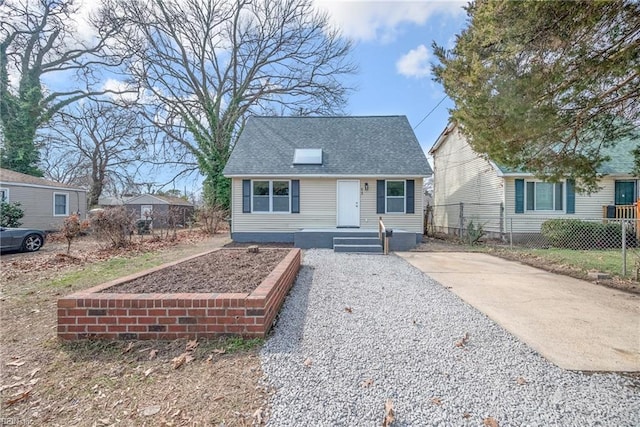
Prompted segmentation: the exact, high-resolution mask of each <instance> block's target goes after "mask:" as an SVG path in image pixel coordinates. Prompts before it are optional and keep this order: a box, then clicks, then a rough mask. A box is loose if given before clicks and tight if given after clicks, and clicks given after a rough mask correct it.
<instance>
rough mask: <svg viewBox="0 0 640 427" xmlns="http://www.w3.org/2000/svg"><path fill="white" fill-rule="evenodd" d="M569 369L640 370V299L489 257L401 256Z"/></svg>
mask: <svg viewBox="0 0 640 427" xmlns="http://www.w3.org/2000/svg"><path fill="white" fill-rule="evenodd" d="M397 255H399V256H401V257H402V258H404V259H406V260H407V261H408V262H409V263H411V264H412V265H413V266H415V267H417V268H418V269H420V270H422V271H423V272H424V273H426V274H427V275H428V276H430V277H432V278H433V279H434V280H436V281H437V282H439V283H440V284H442V285H443V286H445V287H447V288H449V289H451V291H453V292H454V293H455V294H456V295H458V296H459V297H460V298H462V299H463V300H464V301H466V302H467V303H469V304H471V305H472V306H474V307H475V308H476V309H478V310H480V311H481V312H483V313H484V314H486V315H487V316H488V317H489V318H491V319H492V320H493V321H495V322H497V323H498V324H499V325H501V326H502V327H503V328H505V329H506V330H508V331H509V332H511V333H512V334H513V335H515V336H516V337H518V338H519V339H520V340H522V341H523V342H525V343H527V344H528V345H529V346H530V347H531V348H533V349H534V350H536V351H538V352H539V353H540V354H542V355H543V356H544V357H545V358H547V359H548V360H549V361H551V362H552V363H554V364H556V365H557V366H559V367H561V368H563V369H570V370H580V371H619V372H638V371H640V297H639V296H637V295H633V294H628V293H625V292H621V291H617V290H615V289H610V288H606V287H602V286H598V285H595V284H592V283H589V282H586V281H583V280H578V279H574V278H571V277H567V276H562V275H558V274H553V273H549V272H546V271H544V270H540V269H537V268H533V267H529V266H526V265H523V264H520V263H517V262H513V261H507V260H504V259H501V258H497V257H494V256H491V255H487V254H482V253H461V252H446V253H445V252H398V253H397Z"/></svg>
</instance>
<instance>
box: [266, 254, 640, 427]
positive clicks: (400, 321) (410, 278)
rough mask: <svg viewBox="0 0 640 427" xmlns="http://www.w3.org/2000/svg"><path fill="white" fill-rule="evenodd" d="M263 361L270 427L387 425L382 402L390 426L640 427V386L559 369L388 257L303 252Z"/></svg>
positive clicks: (621, 379)
mask: <svg viewBox="0 0 640 427" xmlns="http://www.w3.org/2000/svg"><path fill="white" fill-rule="evenodd" d="M467 333H468V334H469V339H468V341H467V342H466V344H464V345H462V346H456V343H458V344H460V341H461V339H462V338H463V337H464V336H465V334H467ZM261 357H262V364H263V369H264V372H265V375H266V379H267V382H268V383H269V384H270V385H271V386H273V387H275V389H276V390H277V392H276V393H275V395H274V396H273V398H272V401H271V418H270V420H269V424H268V425H272V426H335V425H345V426H359V425H362V426H380V425H381V424H382V421H383V418H384V415H385V409H384V408H385V401H386V400H387V399H391V400H392V401H393V404H394V408H395V411H396V422H395V423H394V424H393V425H394V426H409V425H413V426H437V425H441V426H459V425H461V426H466V425H469V426H479V425H483V422H484V421H485V419H488V418H489V417H491V418H493V419H494V420H495V421H497V422H498V423H499V425H500V426H501V427H504V426H522V425H527V426H591V425H616V426H637V425H640V383H639V381H638V380H637V379H635V380H634V379H631V378H629V377H626V376H622V375H617V374H589V375H587V374H581V373H578V372H571V371H564V370H562V369H560V368H557V367H555V366H554V365H552V364H550V363H548V362H547V361H546V360H545V359H543V358H542V357H541V356H540V355H538V354H537V353H535V352H534V351H533V350H531V349H530V348H529V347H527V346H526V345H525V344H523V343H522V342H520V341H518V340H517V339H516V338H515V337H513V336H512V335H510V334H509V333H507V332H506V331H505V330H503V329H502V328H501V327H499V326H498V325H496V324H495V323H493V322H492V321H491V320H489V319H488V318H487V317H486V316H484V315H483V314H482V313H480V312H478V311H477V310H475V309H474V308H473V307H471V306H469V305H468V304H466V303H465V302H463V301H462V300H460V299H459V298H458V297H456V296H455V295H454V294H452V293H451V292H450V291H448V290H447V289H445V288H444V287H442V286H441V285H439V284H437V283H436V282H434V281H433V280H431V279H430V278H429V277H427V276H425V275H424V274H423V273H421V272H420V271H419V270H417V269H415V268H414V267H412V266H410V265H409V264H408V263H406V262H405V261H404V260H402V259H400V258H398V257H396V256H393V255H392V256H379V255H350V254H336V253H333V252H332V251H330V250H309V251H305V253H304V264H303V267H302V269H301V270H300V274H299V276H298V280H297V282H296V284H295V286H294V288H293V289H292V291H291V293H290V295H289V296H288V298H287V300H286V302H285V305H284V307H283V310H282V312H281V315H280V318H279V320H278V323H277V325H276V327H275V329H274V333H273V335H272V336H271V338H269V340H268V341H267V342H266V344H265V346H264V348H263V351H262V354H261ZM305 361H306V363H305ZM487 422H489V421H488V420H487ZM488 425H491V424H488Z"/></svg>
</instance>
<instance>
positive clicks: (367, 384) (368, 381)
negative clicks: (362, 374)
mask: <svg viewBox="0 0 640 427" xmlns="http://www.w3.org/2000/svg"><path fill="white" fill-rule="evenodd" d="M372 385H373V379H372V378H367V379H366V380H364V381H362V382H361V383H360V387H362V388H368V387H371V386H372Z"/></svg>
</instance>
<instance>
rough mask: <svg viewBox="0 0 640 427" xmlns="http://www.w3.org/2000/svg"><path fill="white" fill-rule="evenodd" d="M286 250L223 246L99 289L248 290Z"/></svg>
mask: <svg viewBox="0 0 640 427" xmlns="http://www.w3.org/2000/svg"><path fill="white" fill-rule="evenodd" d="M288 253H289V251H287V250H279V249H266V250H264V249H263V250H260V251H259V252H257V253H253V252H247V251H245V250H241V249H238V250H235V249H223V250H219V251H216V252H212V253H210V254H207V255H203V256H199V257H197V258H194V259H191V260H189V261H185V262H181V263H179V264H176V265H173V266H170V267H166V268H163V269H162V270H160V271H155V272H153V273H150V274H147V275H145V276H142V277H139V278H137V279H134V280H131V281H129V282H125V283H122V284H120V285H116V286H112V287H110V288H108V289H105V290H104V291H102V292H103V293H104V292H106V293H138V294H142V293H209V292H215V293H251V292H252V291H253V290H254V289H255V288H257V287H258V285H259V284H260V283H261V282H262V281H263V280H264V279H265V278H266V277H267V276H268V275H269V273H271V271H273V269H274V268H275V267H276V266H277V265H278V263H280V261H282V260H283V259H284V257H285V256H286V255H287V254H288Z"/></svg>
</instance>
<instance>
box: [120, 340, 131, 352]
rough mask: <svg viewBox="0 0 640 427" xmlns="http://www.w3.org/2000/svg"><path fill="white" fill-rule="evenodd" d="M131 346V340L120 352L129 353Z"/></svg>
mask: <svg viewBox="0 0 640 427" xmlns="http://www.w3.org/2000/svg"><path fill="white" fill-rule="evenodd" d="M132 348H133V341H130V342H129V345H128V346H127V347H126V348H125V349H124V350H122V354H125V353H129V352H130V351H131V349H132Z"/></svg>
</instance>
